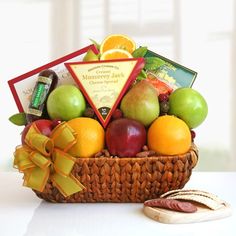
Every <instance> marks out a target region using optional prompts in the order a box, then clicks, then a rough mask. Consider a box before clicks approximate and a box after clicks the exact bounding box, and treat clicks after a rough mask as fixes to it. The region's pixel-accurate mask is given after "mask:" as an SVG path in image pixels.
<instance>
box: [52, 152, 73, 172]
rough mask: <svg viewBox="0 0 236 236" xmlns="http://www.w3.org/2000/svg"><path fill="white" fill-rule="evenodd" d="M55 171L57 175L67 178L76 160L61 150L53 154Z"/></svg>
mask: <svg viewBox="0 0 236 236" xmlns="http://www.w3.org/2000/svg"><path fill="white" fill-rule="evenodd" d="M53 160H54V166H53V167H54V169H55V170H56V172H57V173H59V174H61V175H62V176H64V177H67V176H68V175H69V174H70V172H71V171H72V169H73V166H74V164H75V161H76V159H75V158H74V157H72V156H71V155H69V154H68V153H65V152H63V151H61V150H59V149H55V150H54V152H53Z"/></svg>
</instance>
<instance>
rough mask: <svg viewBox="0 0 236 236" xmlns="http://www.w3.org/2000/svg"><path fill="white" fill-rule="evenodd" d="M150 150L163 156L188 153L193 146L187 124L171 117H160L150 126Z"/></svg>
mask: <svg viewBox="0 0 236 236" xmlns="http://www.w3.org/2000/svg"><path fill="white" fill-rule="evenodd" d="M147 143H148V147H149V149H150V150H154V151H156V152H158V153H160V154H163V155H178V154H183V153H186V152H187V151H188V150H189V149H190V146H191V132H190V130H189V128H188V126H187V124H186V123H185V122H184V121H183V120H181V119H179V118H177V117H175V116H170V115H165V116H160V117H158V118H157V119H156V120H155V121H154V122H153V123H152V124H151V126H150V128H149V130H148V134H147Z"/></svg>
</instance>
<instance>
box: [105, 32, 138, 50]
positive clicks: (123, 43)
mask: <svg viewBox="0 0 236 236" xmlns="http://www.w3.org/2000/svg"><path fill="white" fill-rule="evenodd" d="M110 49H123V50H126V51H128V52H129V53H132V52H133V51H134V50H135V49H136V44H135V42H134V41H133V40H132V39H131V38H129V37H128V36H126V35H123V34H111V35H109V36H107V37H106V38H105V39H104V40H103V42H102V43H101V46H100V53H101V54H103V53H104V52H106V51H108V50H110Z"/></svg>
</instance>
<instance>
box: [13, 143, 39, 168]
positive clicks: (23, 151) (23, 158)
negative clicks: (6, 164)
mask: <svg viewBox="0 0 236 236" xmlns="http://www.w3.org/2000/svg"><path fill="white" fill-rule="evenodd" d="M30 152H31V150H30V149H28V148H26V147H24V146H20V147H17V148H16V151H15V153H14V156H15V158H14V163H13V166H14V168H18V169H19V171H20V172H23V171H24V170H26V169H29V168H33V167H35V164H34V163H33V162H32V161H31V160H30V159H29V156H30Z"/></svg>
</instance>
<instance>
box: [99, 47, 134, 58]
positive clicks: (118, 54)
mask: <svg viewBox="0 0 236 236" xmlns="http://www.w3.org/2000/svg"><path fill="white" fill-rule="evenodd" d="M121 58H132V55H131V54H130V53H129V52H128V51H125V50H123V49H111V50H108V51H106V52H104V53H103V54H102V55H101V57H100V60H114V59H121Z"/></svg>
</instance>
